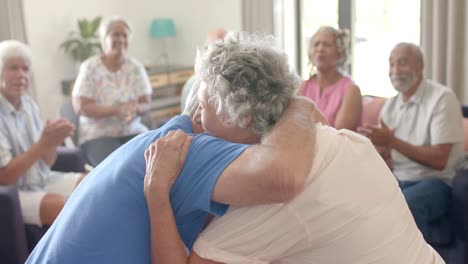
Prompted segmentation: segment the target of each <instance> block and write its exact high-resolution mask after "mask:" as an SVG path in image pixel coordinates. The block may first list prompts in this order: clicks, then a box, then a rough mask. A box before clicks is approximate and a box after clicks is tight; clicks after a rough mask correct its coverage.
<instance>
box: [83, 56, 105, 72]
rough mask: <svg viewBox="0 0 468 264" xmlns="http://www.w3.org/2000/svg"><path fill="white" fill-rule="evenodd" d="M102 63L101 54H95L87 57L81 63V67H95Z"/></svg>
mask: <svg viewBox="0 0 468 264" xmlns="http://www.w3.org/2000/svg"><path fill="white" fill-rule="evenodd" d="M100 64H102V61H101V56H100V55H94V56H91V57H89V58H87V59H86V60H84V61H83V62H82V63H81V66H80V69H82V68H85V69H88V68H90V67H91V68H93V67H96V66H97V65H100Z"/></svg>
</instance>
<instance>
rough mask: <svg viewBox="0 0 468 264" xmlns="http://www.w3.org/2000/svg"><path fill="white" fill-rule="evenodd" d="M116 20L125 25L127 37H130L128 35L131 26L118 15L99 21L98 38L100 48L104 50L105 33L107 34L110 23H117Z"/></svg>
mask: <svg viewBox="0 0 468 264" xmlns="http://www.w3.org/2000/svg"><path fill="white" fill-rule="evenodd" d="M117 22H119V23H122V24H124V25H125V27H126V28H127V30H128V33H129V35H128V38H129V39H130V35H131V33H132V27H131V26H130V23H128V21H127V20H125V19H124V18H122V17H119V16H113V17H110V18H107V19H105V20H104V21H101V24H100V25H99V39H100V41H101V47H102V50H104V48H105V45H104V44H105V43H104V41H105V39H106V37H107V35H108V34H109V31H110V29H111V27H112V24H114V23H117Z"/></svg>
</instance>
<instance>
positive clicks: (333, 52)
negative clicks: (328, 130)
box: [300, 26, 362, 131]
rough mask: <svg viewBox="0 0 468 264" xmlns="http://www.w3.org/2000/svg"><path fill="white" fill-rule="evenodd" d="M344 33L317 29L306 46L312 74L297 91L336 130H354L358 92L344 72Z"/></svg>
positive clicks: (358, 116)
mask: <svg viewBox="0 0 468 264" xmlns="http://www.w3.org/2000/svg"><path fill="white" fill-rule="evenodd" d="M348 34H349V33H348V31H346V30H343V29H339V30H337V29H335V28H333V27H328V26H323V27H320V28H319V29H318V30H317V31H316V32H315V34H314V35H313V36H312V38H311V40H310V44H309V61H310V64H311V65H312V73H311V75H310V78H309V79H308V80H307V81H304V82H303V83H302V85H301V88H300V94H301V95H303V96H306V97H308V98H310V99H311V100H312V101H314V102H315V103H316V104H317V107H318V108H319V109H320V111H322V113H323V114H324V115H325V117H326V118H327V121H328V123H330V125H331V126H333V127H335V128H336V129H341V128H347V129H350V130H353V131H356V129H357V127H358V126H359V125H360V123H361V111H362V109H361V108H362V106H361V104H362V102H361V92H360V90H359V87H357V86H356V84H355V83H354V81H353V80H352V79H351V78H350V77H349V76H348V75H347V74H346V73H345V72H346V70H345V67H346V65H347V61H348V56H349V36H348Z"/></svg>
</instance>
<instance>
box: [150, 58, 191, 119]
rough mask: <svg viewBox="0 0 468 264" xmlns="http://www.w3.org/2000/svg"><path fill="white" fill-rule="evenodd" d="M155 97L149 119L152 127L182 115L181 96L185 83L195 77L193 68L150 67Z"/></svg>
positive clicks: (153, 97) (153, 96)
mask: <svg viewBox="0 0 468 264" xmlns="http://www.w3.org/2000/svg"><path fill="white" fill-rule="evenodd" d="M147 71H148V75H149V79H150V82H151V86H152V87H153V95H152V102H151V111H150V113H149V118H150V119H151V123H152V127H153V128H157V127H159V126H160V125H161V124H162V122H164V121H165V120H167V119H169V118H171V117H173V116H175V115H178V114H180V112H181V109H180V99H181V98H180V95H181V93H182V88H183V86H184V84H185V82H186V81H187V80H188V79H189V78H190V77H191V76H192V75H193V66H169V67H150V68H148V69H147Z"/></svg>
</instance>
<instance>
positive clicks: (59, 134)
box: [39, 118, 75, 147]
mask: <svg viewBox="0 0 468 264" xmlns="http://www.w3.org/2000/svg"><path fill="white" fill-rule="evenodd" d="M74 131H75V126H74V125H73V124H72V123H70V122H69V121H68V120H67V119H64V118H60V119H57V120H52V121H51V120H47V121H46V124H45V126H44V130H43V131H42V135H41V138H40V139H39V141H40V142H41V143H43V144H44V145H45V146H47V147H57V146H59V145H61V144H62V143H63V141H64V140H65V138H66V137H69V136H71V135H73V133H74Z"/></svg>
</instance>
